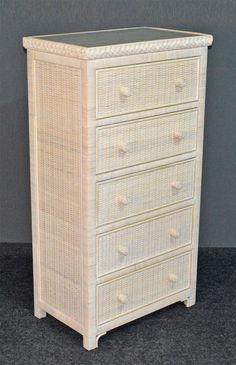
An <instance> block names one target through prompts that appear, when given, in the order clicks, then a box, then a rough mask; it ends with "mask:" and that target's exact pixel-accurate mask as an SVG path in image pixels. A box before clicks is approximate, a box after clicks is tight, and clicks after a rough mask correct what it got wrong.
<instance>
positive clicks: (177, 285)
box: [97, 253, 191, 324]
mask: <svg viewBox="0 0 236 365" xmlns="http://www.w3.org/2000/svg"><path fill="white" fill-rule="evenodd" d="M190 263H191V255H190V253H188V254H185V255H181V256H178V257H175V258H173V259H170V260H168V261H164V262H162V263H159V264H155V265H152V266H150V267H148V268H145V269H142V270H139V271H136V272H135V273H133V274H129V275H127V276H124V277H122V278H120V279H116V280H113V281H110V282H108V283H105V284H102V285H99V286H98V288H97V297H98V303H97V312H98V313H97V318H98V324H102V323H104V322H107V321H110V320H112V319H114V318H116V317H118V316H120V315H123V314H126V313H128V312H130V311H133V310H135V309H138V308H140V307H142V306H145V305H148V304H150V303H153V302H155V301H157V300H159V299H161V298H165V297H167V296H169V295H172V294H174V293H177V292H179V291H181V290H184V289H187V288H188V287H189V285H190Z"/></svg>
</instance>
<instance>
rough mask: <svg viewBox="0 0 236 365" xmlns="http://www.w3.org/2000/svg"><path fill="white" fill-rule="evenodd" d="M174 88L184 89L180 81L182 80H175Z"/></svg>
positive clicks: (182, 81) (182, 82)
mask: <svg viewBox="0 0 236 365" xmlns="http://www.w3.org/2000/svg"><path fill="white" fill-rule="evenodd" d="M175 86H176V87H177V88H178V89H182V88H183V87H184V80H182V79H176V80H175Z"/></svg>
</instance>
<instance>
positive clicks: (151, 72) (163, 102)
mask: <svg viewBox="0 0 236 365" xmlns="http://www.w3.org/2000/svg"><path fill="white" fill-rule="evenodd" d="M199 65H200V62H199V58H198V57H195V58H186V59H179V60H170V61H159V62H150V63H144V64H139V65H132V66H123V67H122V66H121V67H114V68H112V67H111V68H107V69H101V70H98V71H97V86H96V88H97V89H96V93H97V106H96V111H97V118H105V117H109V116H113V115H121V114H126V113H131V112H136V111H141V110H148V109H153V108H159V107H163V106H167V105H175V104H180V103H186V102H190V101H194V100H197V99H198V82H199Z"/></svg>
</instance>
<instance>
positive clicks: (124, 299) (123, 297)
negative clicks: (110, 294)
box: [118, 294, 128, 304]
mask: <svg viewBox="0 0 236 365" xmlns="http://www.w3.org/2000/svg"><path fill="white" fill-rule="evenodd" d="M118 300H119V302H120V303H122V304H125V303H127V301H128V297H127V295H125V294H119V295H118Z"/></svg>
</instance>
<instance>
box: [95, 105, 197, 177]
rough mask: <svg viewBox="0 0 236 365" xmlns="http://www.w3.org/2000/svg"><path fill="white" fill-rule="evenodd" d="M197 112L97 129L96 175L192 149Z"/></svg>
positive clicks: (195, 138) (193, 146) (195, 135)
mask: <svg viewBox="0 0 236 365" xmlns="http://www.w3.org/2000/svg"><path fill="white" fill-rule="evenodd" d="M196 141H197V110H188V111H185V112H181V113H176V114H173V113H172V114H169V115H165V116H162V117H154V118H150V119H145V120H141V121H132V122H129V123H125V124H123V123H122V124H118V125H115V126H108V127H102V128H98V129H97V171H98V172H99V173H100V172H106V171H111V170H116V169H119V168H124V167H128V166H133V165H136V164H140V163H146V162H150V161H155V160H159V159H162V158H166V157H172V156H175V155H179V154H182V153H186V152H191V151H193V150H195V149H196Z"/></svg>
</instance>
